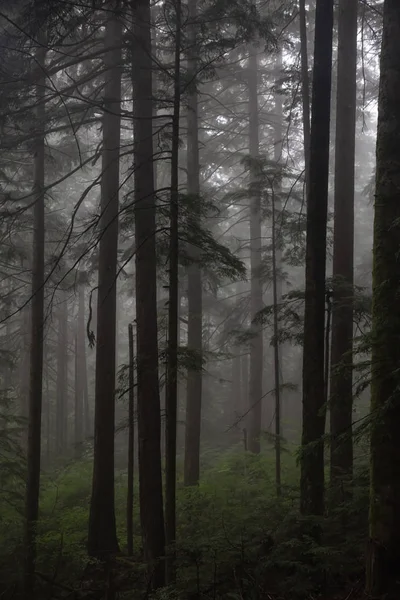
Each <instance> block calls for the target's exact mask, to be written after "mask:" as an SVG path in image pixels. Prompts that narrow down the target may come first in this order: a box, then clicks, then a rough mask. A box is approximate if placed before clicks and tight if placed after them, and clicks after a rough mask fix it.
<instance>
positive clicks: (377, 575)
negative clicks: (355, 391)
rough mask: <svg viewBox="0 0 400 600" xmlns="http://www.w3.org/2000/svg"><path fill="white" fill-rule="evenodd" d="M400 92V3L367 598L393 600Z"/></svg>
mask: <svg viewBox="0 0 400 600" xmlns="http://www.w3.org/2000/svg"><path fill="white" fill-rule="evenodd" d="M399 89H400V10H399V3H398V2H397V0H385V2H384V6H383V40H382V50H381V61H380V87H379V114H378V135H377V149H376V158H377V168H376V192H375V221H374V262H373V284H372V287H373V304H372V334H373V336H372V362H371V364H372V385H371V414H372V416H373V420H372V424H371V425H372V427H371V471H370V474H371V487H370V511H369V535H370V544H369V552H368V558H367V591H368V592H369V594H371V596H373V597H374V598H377V597H379V598H383V597H385V598H387V599H388V600H389V599H392V598H393V599H395V598H398V597H399V583H398V580H399V564H400V478H399V473H400V435H399V423H400V401H399V399H400V398H399V390H400V377H399V364H400V345H399V335H400V304H399V302H398V301H397V299H398V298H399V294H400V268H399V258H398V252H399V239H400V203H399V193H400V183H399V168H398V165H399V163H400V145H399V138H400V103H399ZM395 299H396V300H395Z"/></svg>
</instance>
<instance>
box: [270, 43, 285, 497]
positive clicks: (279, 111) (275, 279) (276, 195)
mask: <svg viewBox="0 0 400 600" xmlns="http://www.w3.org/2000/svg"><path fill="white" fill-rule="evenodd" d="M281 70H282V50H280V51H279V53H278V56H277V60H276V76H275V77H276V79H275V85H276V87H277V91H276V92H275V123H274V161H275V168H276V169H277V174H276V175H275V177H274V181H273V186H272V188H273V189H272V297H273V321H274V338H275V345H274V387H275V484H276V495H277V496H280V494H281V436H282V431H281V408H282V397H281V396H282V395H281V364H282V362H281V346H280V342H279V319H278V317H279V305H280V303H281V302H282V279H281V277H282V275H281V270H282V233H281V229H282V219H279V222H278V218H279V215H280V212H281V208H282V201H281V195H282V172H281V168H282V166H281V165H282V146H283V143H282V137H283V128H282V118H283V103H282V95H281V90H280V86H279V79H280V77H281V75H282V74H281Z"/></svg>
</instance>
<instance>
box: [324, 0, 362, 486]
mask: <svg viewBox="0 0 400 600" xmlns="http://www.w3.org/2000/svg"><path fill="white" fill-rule="evenodd" d="M357 5H358V2H357V0H353V1H352V2H349V1H344V0H341V2H339V33H338V36H339V40H338V59H337V63H338V64H337V99H336V142H335V226H334V239H333V286H334V287H333V306H332V341H331V389H330V404H329V408H330V433H331V484H332V485H333V487H335V486H336V485H337V484H338V483H339V482H340V480H341V479H343V478H344V479H351V477H352V471H353V440H352V436H351V432H352V419H353V380H352V364H353V355H352V349H353V283H354V281H353V280H354V275H353V271H354V267H353V263H354V258H353V256H354V250H353V246H354V161H355V133H356V84H357V79H356V77H357ZM338 479H339V481H337V480H338ZM332 491H333V492H334V489H333V490H332Z"/></svg>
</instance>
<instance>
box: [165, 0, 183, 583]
mask: <svg viewBox="0 0 400 600" xmlns="http://www.w3.org/2000/svg"><path fill="white" fill-rule="evenodd" d="M175 18H176V29H175V65H174V108H173V115H172V148H171V202H170V229H169V235H170V245H169V295H168V354H167V380H166V398H165V408H166V428H165V541H166V544H167V547H168V550H167V560H166V583H167V584H172V583H173V582H174V581H175V578H176V572H175V538H176V499H175V496H176V419H177V406H178V346H179V304H180V302H179V300H180V299H179V279H178V266H179V243H178V241H179V231H178V217H179V203H178V201H179V189H178V185H179V180H178V175H179V174H178V168H179V164H178V152H179V117H180V104H181V79H180V64H181V63H180V51H181V0H175Z"/></svg>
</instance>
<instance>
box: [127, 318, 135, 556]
mask: <svg viewBox="0 0 400 600" xmlns="http://www.w3.org/2000/svg"><path fill="white" fill-rule="evenodd" d="M128 341H129V406H128V489H127V496H126V533H127V547H128V556H133V484H134V473H135V390H134V386H135V366H134V360H135V351H134V340H133V325H132V323H129V325H128Z"/></svg>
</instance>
